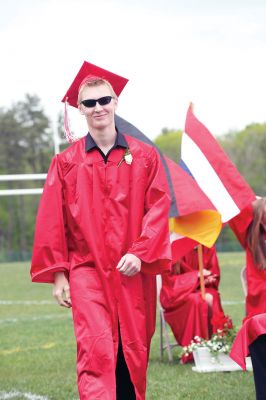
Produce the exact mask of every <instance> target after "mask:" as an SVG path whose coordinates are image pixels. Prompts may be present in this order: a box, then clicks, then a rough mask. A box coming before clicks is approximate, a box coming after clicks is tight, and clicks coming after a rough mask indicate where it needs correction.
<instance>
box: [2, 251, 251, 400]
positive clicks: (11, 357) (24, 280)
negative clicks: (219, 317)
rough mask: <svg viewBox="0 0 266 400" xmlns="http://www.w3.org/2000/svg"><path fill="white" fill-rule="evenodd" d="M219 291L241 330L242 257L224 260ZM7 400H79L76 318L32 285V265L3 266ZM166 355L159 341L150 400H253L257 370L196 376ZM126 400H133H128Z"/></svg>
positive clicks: (151, 371)
mask: <svg viewBox="0 0 266 400" xmlns="http://www.w3.org/2000/svg"><path fill="white" fill-rule="evenodd" d="M218 256H219V260H220V266H221V275H222V279H221V284H220V292H221V296H222V300H223V301H224V302H225V304H224V309H225V312H226V313H227V314H229V315H231V317H232V318H233V321H234V323H235V325H236V326H240V325H241V320H242V318H243V316H244V303H243V300H244V296H243V290H242V287H241V283H240V278H239V276H240V269H241V267H242V266H243V265H244V254H243V253H224V254H222V253H221V254H219V255H218ZM0 273H1V286H0V287H1V291H0V400H1V399H14V400H25V399H29V400H78V394H77V389H76V375H75V374H76V372H75V357H76V355H75V339H74V334H73V327H72V320H71V312H70V311H69V310H65V309H62V308H61V307H59V306H57V304H55V302H54V300H53V298H52V295H51V286H50V285H41V284H32V283H31V282H30V278H29V265H28V264H27V263H14V264H0ZM174 355H175V359H174V363H172V364H169V363H168V361H167V356H166V354H165V358H164V360H163V362H160V357H159V327H158V328H157V330H156V333H155V335H154V338H153V341H152V349H151V357H150V363H149V369H148V389H147V400H161V399H162V400H179V399H182V400H183V399H193V400H203V399H204V400H214V399H219V400H223V399H225V400H236V399H241V400H249V399H250V400H252V399H255V391H254V384H253V375H252V372H242V371H237V372H230V373H229V372H219V373H203V374H201V373H197V372H193V371H192V370H191V364H190V365H185V366H183V365H179V364H178V356H177V355H178V348H176V349H175V354H174ZM125 400H126V399H125Z"/></svg>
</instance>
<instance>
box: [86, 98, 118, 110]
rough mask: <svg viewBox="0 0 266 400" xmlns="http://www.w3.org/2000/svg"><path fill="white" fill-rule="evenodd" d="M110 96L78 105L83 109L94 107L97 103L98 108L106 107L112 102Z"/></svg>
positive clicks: (88, 100)
mask: <svg viewBox="0 0 266 400" xmlns="http://www.w3.org/2000/svg"><path fill="white" fill-rule="evenodd" d="M112 98H113V97H112V96H104V97H100V98H99V99H87V100H82V101H81V102H80V104H83V105H84V107H87V108H92V107H95V106H96V103H99V104H100V106H106V104H109V103H110V102H111V100H112Z"/></svg>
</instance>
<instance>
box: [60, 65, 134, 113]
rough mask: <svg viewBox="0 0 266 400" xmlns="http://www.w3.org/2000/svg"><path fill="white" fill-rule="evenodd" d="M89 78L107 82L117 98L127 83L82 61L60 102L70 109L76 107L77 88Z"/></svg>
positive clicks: (124, 79)
mask: <svg viewBox="0 0 266 400" xmlns="http://www.w3.org/2000/svg"><path fill="white" fill-rule="evenodd" d="M90 78H91V79H94V78H101V79H105V80H106V81H108V82H109V83H110V84H111V85H112V87H113V89H114V92H115V94H116V95H117V97H118V96H119V95H120V93H121V92H122V90H123V89H124V87H125V86H126V84H127V82H128V79H126V78H123V77H122V76H119V75H116V74H114V73H113V72H110V71H107V70H106V69H103V68H100V67H97V66H96V65H94V64H91V63H89V62H87V61H84V63H83V64H82V66H81V68H80V70H79V72H78V74H77V76H76V77H75V79H74V81H73V82H72V84H71V86H70V88H69V89H68V91H67V92H66V94H65V96H64V98H63V99H62V101H63V102H66V101H67V102H68V104H70V105H71V106H72V107H77V106H78V105H77V101H78V93H79V88H80V86H81V85H82V83H84V82H85V81H86V80H87V79H90Z"/></svg>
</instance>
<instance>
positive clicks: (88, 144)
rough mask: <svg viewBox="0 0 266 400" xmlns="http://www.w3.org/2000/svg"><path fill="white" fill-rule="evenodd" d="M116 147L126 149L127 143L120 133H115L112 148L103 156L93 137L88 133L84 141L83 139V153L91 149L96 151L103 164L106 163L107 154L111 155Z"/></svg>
mask: <svg viewBox="0 0 266 400" xmlns="http://www.w3.org/2000/svg"><path fill="white" fill-rule="evenodd" d="M117 147H123V148H125V149H127V148H128V144H127V141H126V139H125V137H124V135H123V134H122V133H120V132H117V135H116V139H115V143H114V145H113V147H112V148H111V149H110V150H109V151H108V153H107V154H104V153H103V152H102V150H101V149H100V147H99V146H98V145H97V144H96V143H95V141H94V139H93V137H92V136H91V134H90V132H88V134H87V136H86V139H85V151H91V150H93V149H97V150H98V151H99V153H100V154H101V155H102V157H103V159H104V162H105V163H107V160H108V157H109V154H110V153H111V151H112V150H114V149H116V148H117Z"/></svg>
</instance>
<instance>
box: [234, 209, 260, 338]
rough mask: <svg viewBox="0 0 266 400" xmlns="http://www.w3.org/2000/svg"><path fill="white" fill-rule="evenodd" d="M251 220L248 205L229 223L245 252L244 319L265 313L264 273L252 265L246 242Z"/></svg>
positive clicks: (251, 212) (251, 211)
mask: <svg viewBox="0 0 266 400" xmlns="http://www.w3.org/2000/svg"><path fill="white" fill-rule="evenodd" d="M252 219H253V209H252V205H250V206H249V207H247V208H245V209H244V210H243V211H242V212H241V213H240V214H238V215H237V216H236V217H234V218H233V219H232V220H231V221H229V225H230V227H231V229H232V230H233V231H234V233H235V235H236V237H237V238H238V240H239V242H240V243H241V245H242V246H243V248H244V249H245V251H246V268H247V269H246V277H247V296H246V319H248V318H250V317H252V316H253V315H257V314H262V313H266V271H265V270H264V271H263V270H260V269H259V268H258V266H257V265H256V264H255V263H254V261H253V259H252V255H251V251H250V249H249V247H248V246H247V242H246V236H247V230H248V227H249V225H250V223H251V222H252ZM265 239H266V237H265ZM265 333H266V332H265Z"/></svg>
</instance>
